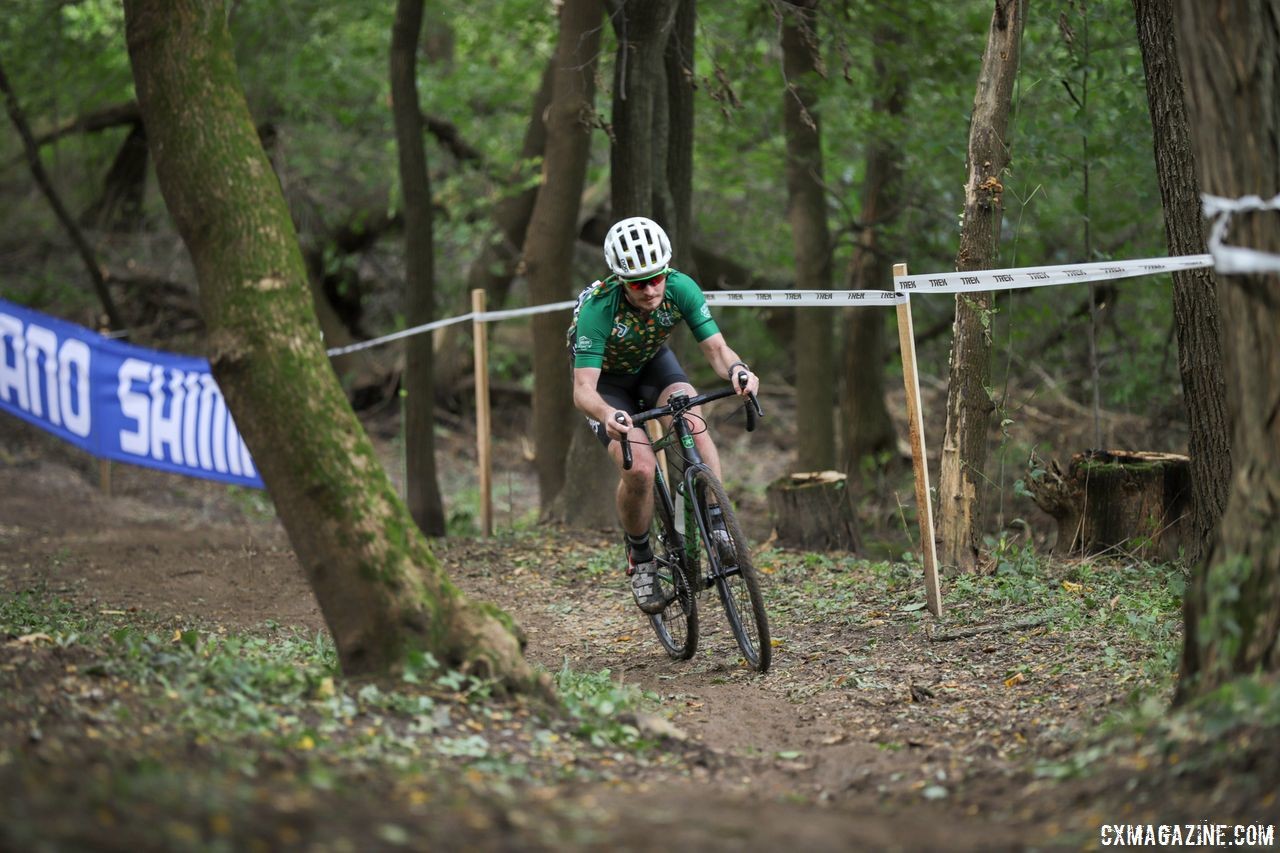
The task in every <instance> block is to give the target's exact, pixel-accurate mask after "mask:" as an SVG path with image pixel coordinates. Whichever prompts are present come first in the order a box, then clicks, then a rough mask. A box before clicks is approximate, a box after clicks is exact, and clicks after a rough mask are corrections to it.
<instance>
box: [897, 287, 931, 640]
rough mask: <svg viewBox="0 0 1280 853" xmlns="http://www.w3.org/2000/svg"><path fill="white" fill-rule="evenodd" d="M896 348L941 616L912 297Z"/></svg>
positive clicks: (927, 559) (901, 317)
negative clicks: (904, 387) (912, 315)
mask: <svg viewBox="0 0 1280 853" xmlns="http://www.w3.org/2000/svg"><path fill="white" fill-rule="evenodd" d="M893 274H894V276H895V277H896V276H903V275H906V274H907V265H906V264H894V265H893ZM898 345H899V347H900V348H901V349H902V383H903V384H904V385H905V386H906V389H907V424H908V432H909V433H910V436H911V465H912V467H913V468H915V473H916V515H917V516H918V517H919V521H920V559H921V560H922V561H923V563H924V593H925V600H926V601H927V602H928V604H929V612H930V613H932V614H933V615H934V616H941V615H942V591H941V590H940V589H939V588H938V549H937V545H936V543H935V542H934V541H933V499H932V497H930V495H929V461H928V459H927V458H926V457H925V452H924V413H923V410H922V409H921V408H920V373H919V371H918V370H917V369H916V335H915V329H914V328H913V327H912V324H911V297H909V296H908V297H907V299H906V300H904V301H903V302H901V303H899V304H898Z"/></svg>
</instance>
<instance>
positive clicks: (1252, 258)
mask: <svg viewBox="0 0 1280 853" xmlns="http://www.w3.org/2000/svg"><path fill="white" fill-rule="evenodd" d="M1201 199H1202V200H1203V202H1204V215H1205V216H1206V217H1208V218H1210V219H1213V228H1212V230H1211V231H1210V232H1209V254H1210V255H1212V256H1213V265H1214V268H1215V269H1217V271H1218V272H1220V273H1222V274H1224V275H1239V274H1242V273H1266V272H1280V255H1276V254H1272V253H1271V252H1263V251H1260V250H1258V249H1248V248H1244V247H1243V246H1224V245H1223V243H1222V239H1223V238H1224V237H1226V236H1227V225H1228V223H1230V221H1231V214H1233V213H1245V212H1253V211H1259V210H1280V194H1278V195H1276V197H1275V198H1271V199H1266V200H1264V199H1262V198H1261V197H1259V196H1256V195H1247V196H1242V197H1241V198H1223V197H1221V196H1216V195H1209V194H1208V193H1204V194H1203V195H1202V196H1201Z"/></svg>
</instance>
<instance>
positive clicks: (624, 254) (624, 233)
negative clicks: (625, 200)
mask: <svg viewBox="0 0 1280 853" xmlns="http://www.w3.org/2000/svg"><path fill="white" fill-rule="evenodd" d="M604 259H605V262H606V263H607V264H609V269H611V270H613V271H614V273H615V274H617V275H618V277H620V278H626V279H638V278H648V277H649V276H652V275H657V274H658V273H660V272H662V271H663V270H664V269H666V268H667V263H668V262H669V261H670V260H671V241H670V240H668V239H667V232H665V231H663V230H662V227H661V226H660V225H658V223H656V222H654V221H653V220H652V219H645V218H644V217H643V216H633V217H631V218H630V219H624V220H622V221H621V222H618V223H615V224H614V226H613V227H612V228H610V229H609V234H608V235H607V236H606V237H605V238H604Z"/></svg>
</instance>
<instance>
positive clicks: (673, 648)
mask: <svg viewBox="0 0 1280 853" xmlns="http://www.w3.org/2000/svg"><path fill="white" fill-rule="evenodd" d="M653 503H654V507H653V527H652V530H651V532H650V534H649V538H650V541H651V542H652V543H653V553H654V556H655V557H657V559H658V584H659V586H660V588H661V589H662V593H663V595H664V597H665V598H666V600H667V606H666V607H665V608H663V610H662V612H661V613H655V614H653V615H651V616H650V617H649V624H650V625H652V626H653V632H654V633H655V634H657V635H658V642H659V643H661V644H662V647H663V648H664V649H666V650H667V654H668V655H670V656H671V658H672V659H673V660H688V659H689V658H691V657H693V653H694V652H696V651H697V650H698V601H697V598H696V597H695V595H694V589H693V584H692V581H693V574H692V573H691V572H690V571H689V568H688V554H687V553H686V552H685V547H684V540H683V538H682V537H681V536H680V533H679V531H677V530H676V522H675V514H674V513H673V511H672V508H671V504H670V497H669V495H668V493H667V491H666V489H665V488H662V487H661V484H660V483H655V484H654V490H653Z"/></svg>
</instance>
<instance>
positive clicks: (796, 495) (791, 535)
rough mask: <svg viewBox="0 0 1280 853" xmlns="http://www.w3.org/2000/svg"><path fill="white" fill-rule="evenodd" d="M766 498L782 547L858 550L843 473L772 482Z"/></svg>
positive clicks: (803, 474)
mask: <svg viewBox="0 0 1280 853" xmlns="http://www.w3.org/2000/svg"><path fill="white" fill-rule="evenodd" d="M766 495H767V497H768V500H769V514H770V515H771V516H772V517H773V526H774V529H775V530H777V532H778V543H779V544H781V545H786V546H788V547H792V548H801V549H804V550H806V551H850V552H852V551H857V550H858V549H859V538H858V525H857V521H856V515H855V514H854V511H853V499H852V496H851V495H850V493H849V488H848V483H847V479H846V477H845V475H844V474H841V473H840V472H838V471H815V472H811V473H802V474H791V475H788V476H786V477H780V478H778V479H777V480H774V481H773V482H772V483H770V484H769V488H768V489H767V491H766Z"/></svg>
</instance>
